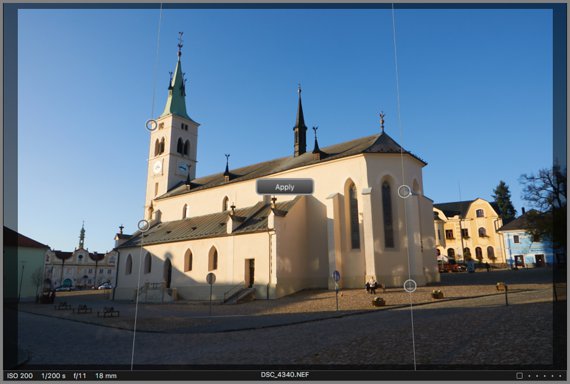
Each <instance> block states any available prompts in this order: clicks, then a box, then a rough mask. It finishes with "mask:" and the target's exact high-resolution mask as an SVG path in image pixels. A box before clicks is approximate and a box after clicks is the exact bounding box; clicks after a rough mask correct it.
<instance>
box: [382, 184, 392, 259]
mask: <svg viewBox="0 0 570 384" xmlns="http://www.w3.org/2000/svg"><path fill="white" fill-rule="evenodd" d="M382 211H383V214H384V246H385V247H386V248H394V224H393V218H392V195H391V191H390V184H388V182H387V181H385V182H384V184H382Z"/></svg>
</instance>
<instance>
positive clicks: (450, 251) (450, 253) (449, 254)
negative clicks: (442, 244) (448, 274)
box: [447, 248, 455, 259]
mask: <svg viewBox="0 0 570 384" xmlns="http://www.w3.org/2000/svg"><path fill="white" fill-rule="evenodd" d="M447 257H449V258H451V259H455V249H453V248H448V249H447Z"/></svg>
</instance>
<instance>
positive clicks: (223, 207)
mask: <svg viewBox="0 0 570 384" xmlns="http://www.w3.org/2000/svg"><path fill="white" fill-rule="evenodd" d="M229 200H230V199H228V197H227V196H226V197H224V199H223V200H222V212H224V211H227V210H228V201H229Z"/></svg>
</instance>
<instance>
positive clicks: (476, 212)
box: [475, 209, 485, 217]
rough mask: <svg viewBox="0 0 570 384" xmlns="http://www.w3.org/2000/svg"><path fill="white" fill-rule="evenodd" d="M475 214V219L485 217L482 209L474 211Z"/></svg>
mask: <svg viewBox="0 0 570 384" xmlns="http://www.w3.org/2000/svg"><path fill="white" fill-rule="evenodd" d="M475 214H476V215H477V217H485V212H484V211H483V210H482V209H478V210H477V211H475Z"/></svg>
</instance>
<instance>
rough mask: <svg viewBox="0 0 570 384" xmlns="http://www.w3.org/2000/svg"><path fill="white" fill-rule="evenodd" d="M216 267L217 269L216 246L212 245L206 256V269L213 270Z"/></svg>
mask: <svg viewBox="0 0 570 384" xmlns="http://www.w3.org/2000/svg"><path fill="white" fill-rule="evenodd" d="M216 269H218V250H217V249H216V247H212V249H210V255H209V257H208V271H215V270H216Z"/></svg>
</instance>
